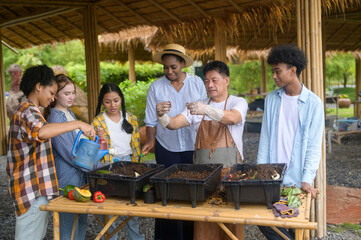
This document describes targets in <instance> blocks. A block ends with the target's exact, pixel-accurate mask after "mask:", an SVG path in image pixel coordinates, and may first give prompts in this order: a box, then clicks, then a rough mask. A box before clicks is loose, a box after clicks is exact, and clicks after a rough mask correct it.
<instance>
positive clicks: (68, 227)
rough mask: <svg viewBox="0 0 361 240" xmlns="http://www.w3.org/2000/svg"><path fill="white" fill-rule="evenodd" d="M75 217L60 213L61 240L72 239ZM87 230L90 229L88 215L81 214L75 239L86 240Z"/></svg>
mask: <svg viewBox="0 0 361 240" xmlns="http://www.w3.org/2000/svg"><path fill="white" fill-rule="evenodd" d="M74 217H75V214H74V213H59V221H60V239H61V240H68V239H71V233H72V230H73V224H74ZM87 228H88V215H87V214H79V215H78V221H77V224H76V229H75V234H74V239H77V240H84V239H85V234H86V231H87Z"/></svg>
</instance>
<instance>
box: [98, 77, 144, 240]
mask: <svg viewBox="0 0 361 240" xmlns="http://www.w3.org/2000/svg"><path fill="white" fill-rule="evenodd" d="M102 106H103V107H104V108H105V111H104V112H102ZM95 115H96V117H95V118H94V120H93V122H92V125H93V126H94V129H95V130H96V133H97V135H98V136H103V137H104V139H105V140H106V141H107V147H108V149H110V148H115V149H116V152H117V154H116V155H115V156H110V155H109V154H107V155H106V156H105V157H104V159H102V162H103V163H106V164H108V163H112V162H116V161H133V162H138V160H139V158H140V136H139V128H138V122H137V117H136V116H134V115H133V114H131V113H129V112H127V111H126V109H125V100H124V95H123V93H122V91H121V90H120V88H119V87H118V86H117V85H115V84H113V83H110V84H104V85H103V87H102V88H101V89H100V93H99V98H98V106H97V109H96V114H95ZM126 228H127V233H128V239H130V240H136V239H137V240H138V239H144V236H142V235H140V234H139V226H138V218H136V217H134V218H133V219H131V220H130V221H129V222H128V223H127V225H126ZM113 238H114V239H116V238H117V234H116V235H114V236H113ZM113 238H112V239H113Z"/></svg>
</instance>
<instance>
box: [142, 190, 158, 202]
mask: <svg viewBox="0 0 361 240" xmlns="http://www.w3.org/2000/svg"><path fill="white" fill-rule="evenodd" d="M143 195H144V203H155V191H154V189H150V190H149V191H147V192H143Z"/></svg>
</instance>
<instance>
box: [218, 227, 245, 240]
mask: <svg viewBox="0 0 361 240" xmlns="http://www.w3.org/2000/svg"><path fill="white" fill-rule="evenodd" d="M217 224H218V225H219V226H220V227H221V228H222V229H223V231H225V232H226V233H227V235H228V236H229V237H230V238H231V239H232V240H243V239H238V238H236V236H234V234H233V233H232V232H231V231H230V230H229V229H228V228H227V227H226V226H225V225H224V223H217Z"/></svg>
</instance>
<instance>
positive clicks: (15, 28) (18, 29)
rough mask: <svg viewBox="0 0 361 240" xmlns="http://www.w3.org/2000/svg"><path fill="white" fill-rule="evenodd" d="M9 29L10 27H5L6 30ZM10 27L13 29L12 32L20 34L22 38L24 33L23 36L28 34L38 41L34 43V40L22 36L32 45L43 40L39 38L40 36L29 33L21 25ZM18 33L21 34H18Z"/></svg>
mask: <svg viewBox="0 0 361 240" xmlns="http://www.w3.org/2000/svg"><path fill="white" fill-rule="evenodd" d="M9 29H10V28H7V30H8V31H9ZM11 29H14V30H13V32H14V34H17V35H19V36H21V37H22V38H24V35H25V36H26V35H30V36H31V37H33V38H35V39H36V40H38V41H39V42H38V43H36V42H34V41H32V40H30V39H29V38H24V39H26V41H28V42H30V43H31V44H33V45H38V44H41V43H42V42H44V40H43V39H41V38H39V37H37V36H35V35H33V34H31V33H30V32H28V31H25V30H24V29H23V27H21V26H12V27H11ZM20 34H22V35H20Z"/></svg>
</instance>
